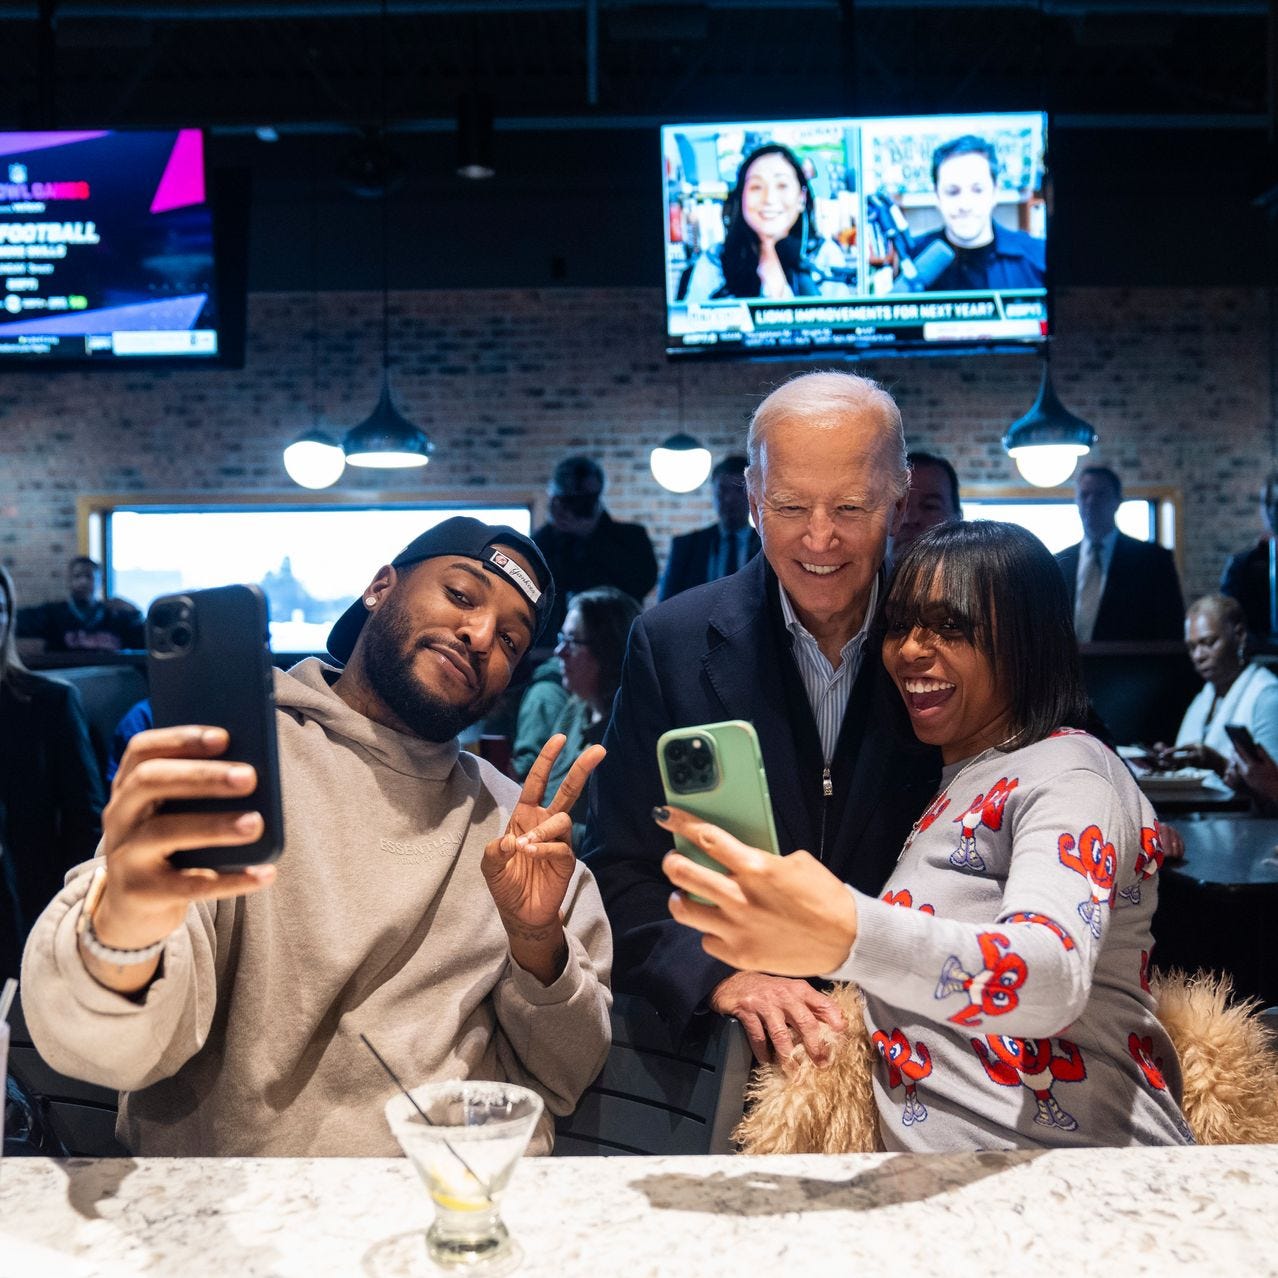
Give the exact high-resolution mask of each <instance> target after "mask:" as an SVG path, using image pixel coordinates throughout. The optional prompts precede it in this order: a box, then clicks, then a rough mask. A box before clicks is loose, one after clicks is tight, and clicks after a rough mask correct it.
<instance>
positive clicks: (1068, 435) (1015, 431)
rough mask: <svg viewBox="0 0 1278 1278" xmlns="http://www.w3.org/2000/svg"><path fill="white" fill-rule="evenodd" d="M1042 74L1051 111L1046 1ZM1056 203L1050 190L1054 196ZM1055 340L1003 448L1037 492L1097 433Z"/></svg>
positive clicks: (1067, 472) (1060, 478) (1066, 471)
mask: <svg viewBox="0 0 1278 1278" xmlns="http://www.w3.org/2000/svg"><path fill="white" fill-rule="evenodd" d="M1037 33H1038V75H1039V80H1040V83H1041V84H1042V91H1041V92H1042V99H1043V102H1044V104H1045V105H1046V106H1048V108H1049V109H1050V104H1051V102H1052V100H1053V97H1054V94H1053V92H1052V77H1051V75H1050V69H1049V65H1048V42H1047V38H1046V33H1047V18H1046V14H1045V13H1044V9H1043V0H1038V22H1037ZM1048 197H1049V201H1050V191H1049V192H1048ZM1051 349H1052V348H1051V344H1050V339H1044V341H1043V345H1042V350H1041V358H1042V361H1043V376H1042V377H1041V379H1040V380H1039V384H1038V397H1037V398H1036V399H1035V400H1034V403H1033V406H1032V407H1031V408H1030V410H1029V412H1028V413H1026V414H1025V416H1024V417H1018V418H1017V419H1016V421H1014V422H1013V423H1012V424H1011V425H1010V426H1009V427H1008V428H1007V432H1006V434H1004V436H1003V448H1004V449H1005V450H1006V452H1007V455H1008V456H1009V457H1010V458H1011V459H1012V460H1013V461H1014V462H1015V463H1016V469H1017V470H1019V471H1020V472H1021V475H1022V476H1023V477H1024V478H1025V479H1026V480H1027V481H1028V482H1029V483H1031V484H1033V485H1034V486H1035V487H1036V488H1058V487H1059V486H1060V485H1061V484H1063V483H1065V482H1066V480H1068V479H1069V477H1070V476H1071V475H1072V474H1073V473H1074V467H1075V466H1077V465H1078V459H1079V458H1080V457H1083V456H1085V455H1086V454H1087V453H1089V452H1090V451H1091V447H1092V445H1093V444H1094V443H1096V432H1095V431H1094V430H1093V429H1092V427H1091V424H1090V423H1088V422H1085V421H1084V420H1083V419H1082V418H1081V417H1075V416H1074V414H1073V413H1071V412H1070V411H1069V409H1067V408H1066V407H1065V405H1064V404H1062V403H1061V401H1060V396H1059V395H1057V393H1056V387H1055V386H1053V385H1052V361H1051Z"/></svg>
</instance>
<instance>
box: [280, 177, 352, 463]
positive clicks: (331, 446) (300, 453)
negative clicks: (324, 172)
mask: <svg viewBox="0 0 1278 1278" xmlns="http://www.w3.org/2000/svg"><path fill="white" fill-rule="evenodd" d="M310 204H311V399H312V405H311V412H312V415H313V421H314V424H313V425H312V427H311V429H310V430H308V431H306V432H305V433H304V434H302V435H299V436H298V437H297V438H296V439H295V440H294V441H293V442H292V443H291V444H290V445H289V446H288V447H287V448H286V449H285V450H284V469H285V471H286V472H287V473H288V477H289V478H290V479H291V480H292V481H293V482H294V483H295V484H298V485H300V486H301V487H302V488H331V487H332V486H333V485H334V484H335V483H337V481H338V480H339V479H341V477H342V472H343V471H344V470H345V469H346V455H345V454H344V453H343V452H342V446H341V444H339V443H338V442H337V440H335V439H334V438H333V437H332V435H330V434H328V433H327V432H326V431H323V430H321V429H320V427H319V420H320V393H319V366H320V355H319V345H320V336H319V335H320V316H319V212H318V209H319V189H318V184H317V183H316V182H315V181H314V180H313V179H312V182H311V200H310Z"/></svg>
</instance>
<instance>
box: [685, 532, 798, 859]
mask: <svg viewBox="0 0 1278 1278" xmlns="http://www.w3.org/2000/svg"><path fill="white" fill-rule="evenodd" d="M766 566H767V561H766V560H765V559H764V558H763V556H762V555H756V556H755V558H753V559H752V560H750V562H749V563H748V564H747V565H746V566H745V567H744V568H743V569H741V571H740V572H738V573H737V574H736V575H735V576H734V577H730V578H726V579H725V585H724V589H723V591H722V592H721V593H720V595H719V599H718V600H717V601H716V603H715V606H714V608H713V610H712V612H711V615H710V618H709V623H710V626H711V627H712V628H713V629H714V630H715V631H716V632H717V633H718V635H719V642H718V643H717V644H715V645H713V646H712V647H711V648H709V649H708V651H707V652H706V654H705V656H704V657H703V658H702V669H703V670H704V672H705V676H706V679H707V680H708V681H709V684H710V686H711V688H713V689H714V693H715V696H716V697H717V698H718V701H719V704H720V707H721V708H722V712H723V717H724V718H725V719H745V720H747V721H748V722H750V723H753V724H754V726H755V730H756V731H757V732H758V735H759V745H760V748H761V750H762V752H763V766H764V768H765V770H766V771H767V774H768V789H769V791H770V793H771V795H772V806H773V809H774V811H775V814H776V820H777V838H778V839H779V840H780V842H781V851H782V852H789V851H791V850H792V849H794V848H801V847H805V848H810V847H812V846H813V839H814V835H815V832H814V831H811V830H808V829H806V828H804V829H797V828H795V827H794V825H793V822H794V821H801V822H803V825H804V826H806V825H807V821H806V819H805V818H806V813H807V808H806V807H805V805H804V801H803V793H802V790H801V789H800V786H799V771H800V770H799V758H798V754H797V752H796V750H795V746H794V733H793V732H792V730H791V726H790V717H789V713H788V707H787V705H786V699H785V691H784V686H783V683H782V678H781V662H783V661H788V660H790V656H789V654H788V653H787V652H785V651H783V650H782V649H781V648H780V647H779V646H778V644H777V637H776V633H775V630H774V628H773V625H772V623H771V618H770V615H769V613H770V609H769V607H767V606H765V607H763V608H760V607H759V599H760V598H761V597H765V592H766V591H767V590H768V589H769V583H768V580H767V571H766Z"/></svg>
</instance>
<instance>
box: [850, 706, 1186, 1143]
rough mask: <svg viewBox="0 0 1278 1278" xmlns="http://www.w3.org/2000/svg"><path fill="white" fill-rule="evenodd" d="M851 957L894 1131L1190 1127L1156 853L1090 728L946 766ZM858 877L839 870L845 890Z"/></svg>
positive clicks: (1128, 1136) (961, 1139) (883, 1105)
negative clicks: (1153, 987)
mask: <svg viewBox="0 0 1278 1278" xmlns="http://www.w3.org/2000/svg"><path fill="white" fill-rule="evenodd" d="M941 785H942V789H941V793H940V794H938V795H937V797H936V798H935V799H934V800H933V802H932V804H931V805H930V806H929V807H928V809H927V811H926V812H925V813H924V814H923V816H922V817H921V818H920V819H919V821H918V823H917V824H916V826H915V829H914V831H913V832H912V833H911V835H910V838H909V839H908V840H907V841H906V845H905V848H904V850H903V852H902V854H901V859H900V861H899V862H898V864H897V867H896V870H895V871H894V872H893V874H892V876H891V878H890V879H889V880H888V883H887V886H886V890H885V891H884V894H883V896H882V898H881V899H879V900H875V899H874V898H872V897H868V896H865V895H864V894H862V893H859V892H854V893H853V895H854V896H855V897H856V903H857V912H858V916H859V924H858V934H857V938H856V942H855V944H854V945H853V947H852V951H851V953H850V955H849V957H848V960H847V962H846V963H845V964H844V965H843V966H842V967H841V968H840V969H839V970H838V971H837V972H834V973H831V974H830V975H831V976H832V977H833V978H834V979H840V980H850V981H856V982H857V983H858V984H859V985H860V986H861V988H862V989H863V990H864V992H865V995H866V1023H867V1028H868V1030H869V1032H870V1034H871V1035H872V1037H873V1041H874V1043H875V1045H876V1047H877V1048H878V1052H879V1060H878V1068H877V1070H876V1076H875V1083H874V1086H875V1097H876V1100H877V1102H878V1107H879V1125H880V1130H881V1132H882V1136H883V1140H884V1143H885V1145H886V1147H887V1148H888V1149H890V1150H898V1149H899V1150H920V1151H948V1150H968V1149H974V1148H977V1149H1008V1148H1029V1147H1039V1146H1044V1147H1045V1146H1061V1145H1176V1144H1189V1143H1192V1139H1193V1138H1192V1136H1191V1135H1190V1134H1189V1131H1188V1128H1187V1127H1186V1125H1185V1122H1184V1119H1183V1117H1182V1115H1181V1112H1180V1108H1179V1103H1178V1102H1179V1097H1180V1090H1181V1079H1180V1067H1179V1064H1178V1062H1177V1060H1176V1055H1175V1052H1174V1050H1173V1049H1172V1046H1171V1043H1170V1041H1169V1039H1168V1038H1167V1035H1166V1033H1165V1032H1164V1030H1163V1028H1162V1026H1161V1025H1160V1024H1159V1022H1158V1019H1157V1017H1156V1016H1155V1014H1154V1000H1153V997H1152V995H1151V994H1150V992H1149V985H1148V979H1147V973H1148V965H1149V955H1150V951H1151V949H1152V948H1153V941H1152V938H1151V935H1150V919H1151V918H1152V916H1153V913H1154V907H1155V905H1156V904H1157V894H1158V893H1157V872H1158V868H1159V866H1160V865H1161V863H1162V859H1163V853H1162V848H1161V846H1160V844H1159V840H1158V833H1157V827H1156V825H1155V821H1154V814H1153V810H1152V809H1151V808H1150V806H1149V803H1148V801H1147V800H1146V799H1145V797H1144V796H1143V795H1142V794H1141V792H1140V790H1139V789H1138V787H1137V785H1136V783H1135V781H1134V780H1133V779H1132V776H1131V774H1130V773H1129V772H1128V770H1127V768H1126V767H1125V766H1124V765H1123V763H1122V761H1121V760H1120V759H1119V758H1118V757H1117V756H1116V755H1115V754H1113V753H1112V752H1111V751H1110V750H1108V749H1106V747H1105V746H1103V745H1101V743H1100V742H1099V741H1097V740H1096V739H1095V738H1093V737H1091V736H1088V735H1086V734H1085V733H1080V732H1075V731H1072V730H1062V731H1061V732H1059V733H1057V734H1055V735H1053V736H1051V737H1048V738H1046V739H1045V740H1042V741H1038V742H1036V743H1034V744H1033V745H1030V746H1026V747H1024V748H1022V749H1020V750H1016V751H1013V752H1011V753H1008V754H1000V753H999V752H998V751H996V750H988V751H986V752H985V753H984V754H982V755H978V756H976V757H975V758H973V759H968V760H964V761H963V762H962V763H956V764H953V765H951V766H949V767H947V768H946V769H945V770H944V772H943V773H942V776H941ZM849 890H851V889H849Z"/></svg>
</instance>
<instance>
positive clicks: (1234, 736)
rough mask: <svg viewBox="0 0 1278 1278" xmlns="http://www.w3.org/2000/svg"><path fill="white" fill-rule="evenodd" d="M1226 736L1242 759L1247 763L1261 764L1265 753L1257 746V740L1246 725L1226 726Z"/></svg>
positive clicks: (1231, 724)
mask: <svg viewBox="0 0 1278 1278" xmlns="http://www.w3.org/2000/svg"><path fill="white" fill-rule="evenodd" d="M1225 735H1226V736H1227V737H1228V738H1229V740H1230V742H1231V743H1232V744H1233V747H1234V751H1235V752H1236V753H1237V755H1238V757H1239V758H1240V759H1242V760H1243V761H1244V762H1246V763H1259V762H1261V760H1262V758H1263V757H1264V752H1263V751H1262V750H1261V748H1260V747H1259V746H1258V745H1257V744H1256V738H1255V737H1253V736H1252V735H1251V732H1250V730H1249V729H1248V728H1247V726H1246V725H1245V724H1242V723H1227V724H1225Z"/></svg>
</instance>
